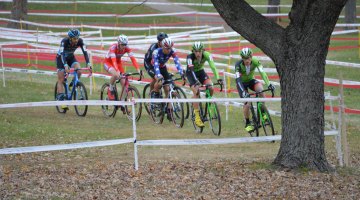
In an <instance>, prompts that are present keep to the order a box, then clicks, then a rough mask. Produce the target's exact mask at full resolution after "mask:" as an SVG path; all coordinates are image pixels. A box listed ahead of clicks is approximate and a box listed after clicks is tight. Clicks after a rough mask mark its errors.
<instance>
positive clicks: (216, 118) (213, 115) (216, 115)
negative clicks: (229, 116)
mask: <svg viewBox="0 0 360 200" xmlns="http://www.w3.org/2000/svg"><path fill="white" fill-rule="evenodd" d="M208 117H209V122H210V127H211V130H212V132H213V133H214V135H217V136H219V135H220V133H221V118H220V112H219V109H218V106H217V104H216V103H215V102H214V103H211V102H209V103H208Z"/></svg>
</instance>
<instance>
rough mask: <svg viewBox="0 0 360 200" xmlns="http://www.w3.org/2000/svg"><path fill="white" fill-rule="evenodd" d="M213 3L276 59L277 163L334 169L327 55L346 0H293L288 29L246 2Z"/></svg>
mask: <svg viewBox="0 0 360 200" xmlns="http://www.w3.org/2000/svg"><path fill="white" fill-rule="evenodd" d="M211 1H212V3H213V4H214V6H215V8H216V9H217V11H218V12H219V14H220V15H221V16H222V17H223V18H224V19H225V21H226V22H227V23H228V25H229V26H231V27H232V28H233V29H234V30H235V31H237V32H238V33H239V34H241V35H242V36H243V37H244V38H246V39H247V40H249V41H250V42H251V43H253V44H255V45H256V46H257V47H259V48H260V49H261V50H262V51H263V52H264V53H265V54H267V55H268V56H269V57H270V58H271V59H272V60H273V61H274V63H275V66H276V68H277V71H278V73H279V76H280V85H281V98H282V100H281V109H282V116H281V122H282V130H283V132H282V140H281V145H280V150H279V152H278V155H277V157H276V159H275V161H274V164H276V165H279V166H282V167H285V168H300V167H308V168H310V169H315V170H319V171H329V170H332V168H331V166H330V165H329V163H328V162H327V160H326V156H325V148H324V76H325V59H326V56H327V52H328V47H329V43H330V37H331V33H332V31H333V29H334V27H335V24H336V22H337V19H338V17H339V15H340V12H341V10H342V8H343V7H344V5H345V2H346V0H317V1H316V0H312V1H311V0H307V1H302V0H299V1H296V0H295V1H294V2H293V6H292V9H291V12H290V13H289V18H290V24H289V25H288V26H287V27H286V28H282V27H280V26H279V25H277V24H275V23H274V22H272V21H271V20H269V19H266V18H264V17H262V16H261V15H260V14H259V13H258V12H256V11H255V10H254V9H253V8H252V7H251V6H250V5H249V4H248V3H246V2H245V1H244V0H238V1H232V0H226V1H224V0H211ZM243 13H246V15H244V14H243Z"/></svg>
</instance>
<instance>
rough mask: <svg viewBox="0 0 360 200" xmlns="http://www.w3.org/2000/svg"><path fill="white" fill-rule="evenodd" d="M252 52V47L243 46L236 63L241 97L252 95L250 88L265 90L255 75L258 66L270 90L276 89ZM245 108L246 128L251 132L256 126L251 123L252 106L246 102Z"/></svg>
mask: <svg viewBox="0 0 360 200" xmlns="http://www.w3.org/2000/svg"><path fill="white" fill-rule="evenodd" d="M252 54H253V52H252V50H251V49H250V48H243V49H242V50H241V52H240V56H241V60H240V61H238V62H237V63H236V64H235V77H236V87H237V90H238V92H239V95H240V97H241V98H248V97H250V95H249V93H248V88H250V89H251V90H253V91H256V92H260V91H262V90H263V85H262V84H261V82H260V81H258V80H256V79H255V77H254V72H255V69H256V68H257V69H258V70H259V72H260V75H261V78H262V79H263V80H264V82H265V84H266V86H267V87H268V88H269V89H270V90H275V87H274V86H273V85H272V84H271V83H270V82H269V79H268V76H267V75H266V73H265V72H264V71H263V66H262V65H261V63H260V61H259V60H258V59H257V58H256V57H253V56H252ZM259 96H260V97H262V98H263V97H264V94H263V93H261V94H260V95H259ZM243 110H244V117H245V120H246V124H245V130H246V131H247V132H251V131H253V130H254V129H255V127H254V126H253V125H251V123H250V120H249V115H250V107H249V105H248V104H247V103H245V104H244V107H243Z"/></svg>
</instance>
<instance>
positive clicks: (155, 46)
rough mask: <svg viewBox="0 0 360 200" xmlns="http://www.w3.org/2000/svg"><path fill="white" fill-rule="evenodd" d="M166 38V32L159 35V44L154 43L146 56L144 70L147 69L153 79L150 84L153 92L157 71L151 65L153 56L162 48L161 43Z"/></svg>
mask: <svg viewBox="0 0 360 200" xmlns="http://www.w3.org/2000/svg"><path fill="white" fill-rule="evenodd" d="M164 38H168V35H167V34H166V33H164V32H160V33H159V34H158V35H157V42H156V43H154V44H151V45H150V47H149V49H148V51H147V52H146V54H145V58H144V68H145V69H146V71H147V73H148V74H149V76H150V77H151V78H152V80H151V82H150V91H152V90H153V89H154V84H155V71H154V66H153V65H152V63H151V60H152V54H153V52H154V51H155V50H156V49H158V48H160V47H161V41H162V40H163V39H164Z"/></svg>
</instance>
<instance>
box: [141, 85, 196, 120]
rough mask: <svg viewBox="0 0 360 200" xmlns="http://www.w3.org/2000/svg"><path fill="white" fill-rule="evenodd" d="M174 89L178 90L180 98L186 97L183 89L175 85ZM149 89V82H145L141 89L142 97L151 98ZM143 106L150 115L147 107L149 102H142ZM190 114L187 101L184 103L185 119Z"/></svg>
mask: <svg viewBox="0 0 360 200" xmlns="http://www.w3.org/2000/svg"><path fill="white" fill-rule="evenodd" d="M175 90H177V91H178V93H179V94H180V97H181V98H182V99H187V96H186V93H185V92H184V90H183V89H182V88H181V87H178V86H175ZM150 94H151V91H150V83H148V84H146V85H145V87H144V90H143V98H144V99H145V98H149V99H150V98H151V95H150ZM144 107H145V110H146V112H147V113H148V115H150V111H149V109H148V107H149V103H144ZM189 115H190V105H189V103H188V102H186V103H185V116H184V118H185V119H188V118H189Z"/></svg>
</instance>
